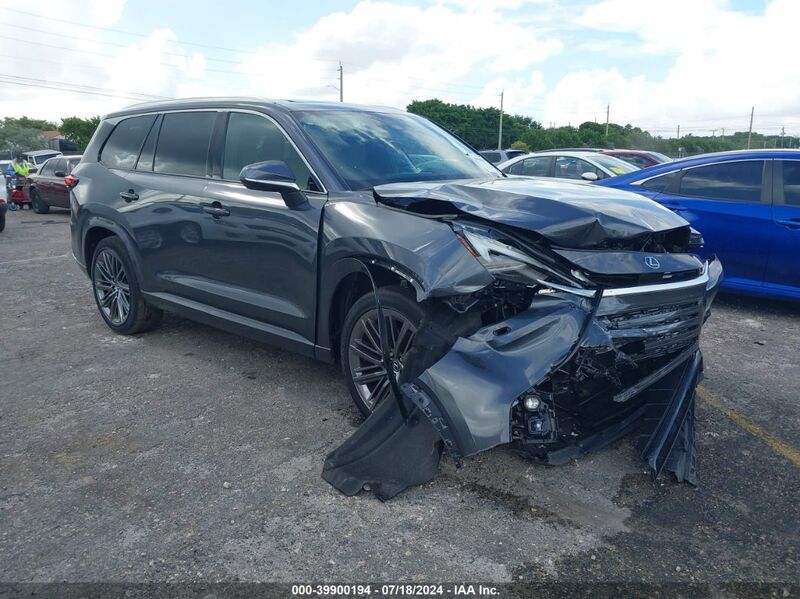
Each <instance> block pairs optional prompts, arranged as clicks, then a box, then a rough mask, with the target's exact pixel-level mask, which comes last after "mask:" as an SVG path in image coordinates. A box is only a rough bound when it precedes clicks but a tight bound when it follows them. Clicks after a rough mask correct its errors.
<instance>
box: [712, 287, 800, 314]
mask: <svg viewBox="0 0 800 599" xmlns="http://www.w3.org/2000/svg"><path fill="white" fill-rule="evenodd" d="M714 305H715V306H720V307H725V308H732V309H736V310H748V311H754V312H761V313H763V314H770V315H779V316H790V317H797V316H800V302H797V301H792V300H784V299H773V298H764V297H756V296H753V295H742V294H737V293H730V292H720V294H719V295H718V296H717V298H716V300H714Z"/></svg>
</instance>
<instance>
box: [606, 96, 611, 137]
mask: <svg viewBox="0 0 800 599" xmlns="http://www.w3.org/2000/svg"><path fill="white" fill-rule="evenodd" d="M610 114H611V104H606V137H608V117H609V115H610Z"/></svg>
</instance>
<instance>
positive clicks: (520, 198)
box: [373, 177, 689, 248]
mask: <svg viewBox="0 0 800 599" xmlns="http://www.w3.org/2000/svg"><path fill="white" fill-rule="evenodd" d="M373 194H374V197H375V200H376V201H377V202H379V203H381V204H384V205H386V206H391V207H393V208H400V209H403V210H408V211H411V212H416V213H421V214H453V213H459V212H460V213H464V214H468V215H471V216H475V217H479V218H483V219H486V220H489V221H493V222H498V223H502V224H505V225H510V226H513V227H519V228H522V229H527V230H529V231H534V232H536V233H538V234H539V235H541V236H542V237H545V238H546V239H548V240H549V241H550V242H551V243H553V244H555V245H559V246H564V247H570V248H591V247H596V246H598V245H599V244H601V243H603V242H604V241H608V240H624V239H629V238H631V237H636V236H639V235H643V234H646V233H656V232H665V231H670V230H674V229H678V228H681V227H688V226H689V223H688V222H686V221H685V220H684V219H683V218H681V217H680V216H678V215H677V214H675V213H674V212H671V211H670V210H668V209H666V208H664V207H663V206H661V205H660V204H657V203H656V202H654V201H652V200H650V199H647V198H645V197H643V196H640V195H637V194H634V193H629V192H626V191H621V190H616V189H609V188H608V187H597V186H594V185H588V184H582V183H565V182H561V181H548V180H544V179H526V178H521V177H519V178H517V177H508V178H498V179H486V180H466V181H457V182H445V183H441V182H433V183H392V184H389V185H379V186H376V187H375V188H374V190H373Z"/></svg>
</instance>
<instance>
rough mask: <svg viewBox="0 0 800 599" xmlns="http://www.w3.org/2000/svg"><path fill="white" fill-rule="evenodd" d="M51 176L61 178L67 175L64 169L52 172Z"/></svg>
mask: <svg viewBox="0 0 800 599" xmlns="http://www.w3.org/2000/svg"><path fill="white" fill-rule="evenodd" d="M53 176H54V177H58V178H60V179H63V178H64V177H66V176H67V173H65V172H64V171H56V172H55V173H53Z"/></svg>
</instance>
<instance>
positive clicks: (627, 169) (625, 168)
mask: <svg viewBox="0 0 800 599" xmlns="http://www.w3.org/2000/svg"><path fill="white" fill-rule="evenodd" d="M592 160H594V161H595V162H596V163H597V164H599V165H600V166H602V167H605V168H607V169H608V170H610V171H611V172H612V173H614V174H615V175H624V174H625V173H632V172H633V171H638V170H639V167H638V166H635V165H633V164H631V163H630V162H625V161H624V160H620V159H619V158H615V157H614V156H606V155H605V154H595V155H594V156H592Z"/></svg>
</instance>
